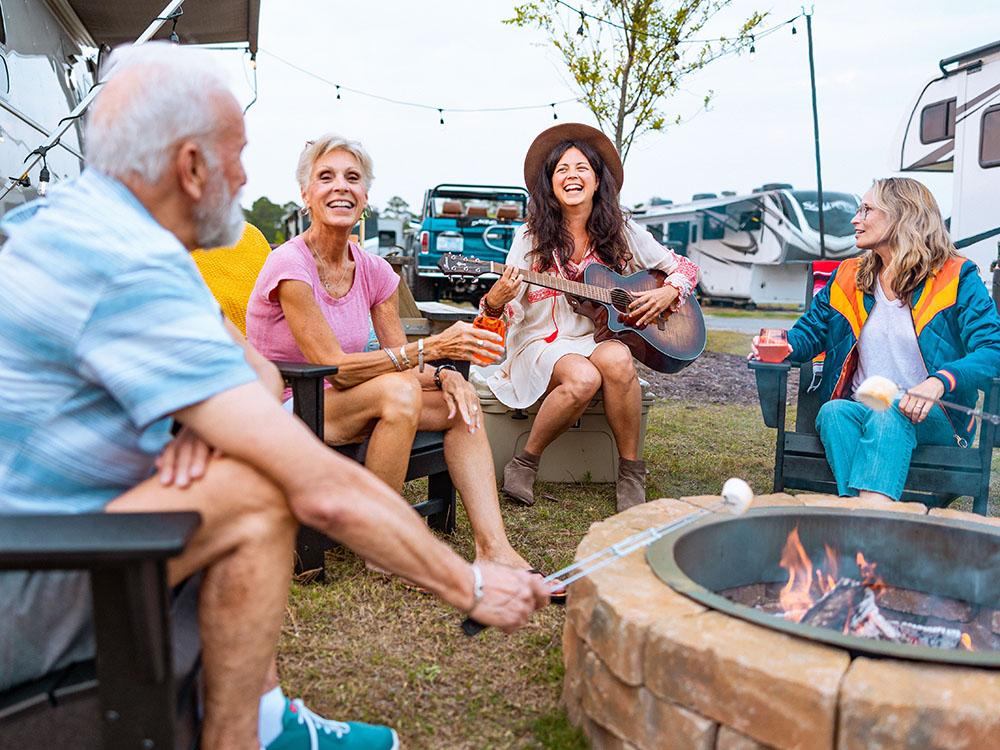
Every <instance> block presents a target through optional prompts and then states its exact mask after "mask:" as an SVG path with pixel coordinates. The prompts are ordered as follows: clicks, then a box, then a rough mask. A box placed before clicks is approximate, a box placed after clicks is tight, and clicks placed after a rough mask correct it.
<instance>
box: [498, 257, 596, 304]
mask: <svg viewBox="0 0 1000 750" xmlns="http://www.w3.org/2000/svg"><path fill="white" fill-rule="evenodd" d="M506 267H507V266H506V265H505V264H503V263H494V262H492V261H490V273H496V274H502V273H503V272H504V269H505V268H506ZM519 270H520V273H521V278H522V279H524V280H525V281H526V282H528V283H529V284H534V285H535V286H543V287H545V288H546V289H555V290H556V291H559V292H563V293H564V294H568V295H570V296H572V297H580V298H581V299H588V300H592V301H594V302H603V303H604V304H606V305H610V304H611V303H612V302H611V290H610V289H605V288H604V287H600V286H594V285H593V284H584V283H583V282H582V281H570V280H569V279H564V278H563V277H562V276H551V275H549V274H547V273H538V272H537V271H525V270H524V269H523V268H522V269H519Z"/></svg>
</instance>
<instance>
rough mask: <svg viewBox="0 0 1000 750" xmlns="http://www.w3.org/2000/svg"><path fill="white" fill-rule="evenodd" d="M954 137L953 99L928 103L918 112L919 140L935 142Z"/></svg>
mask: <svg viewBox="0 0 1000 750" xmlns="http://www.w3.org/2000/svg"><path fill="white" fill-rule="evenodd" d="M954 137H955V100H954V99H946V100H945V101H943V102H936V103H934V104H928V105H927V106H926V107H924V109H923V111H922V112H921V113H920V142H921V143H936V142H937V141H945V140H947V139H949V138H954Z"/></svg>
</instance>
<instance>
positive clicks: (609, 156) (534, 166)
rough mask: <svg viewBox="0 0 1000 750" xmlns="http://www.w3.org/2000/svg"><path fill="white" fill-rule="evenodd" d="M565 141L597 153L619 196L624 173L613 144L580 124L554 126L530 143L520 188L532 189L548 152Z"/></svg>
mask: <svg viewBox="0 0 1000 750" xmlns="http://www.w3.org/2000/svg"><path fill="white" fill-rule="evenodd" d="M565 141H577V142H583V143H586V144H588V145H589V146H591V147H592V148H593V149H594V150H595V151H597V153H599V154H600V155H601V158H602V159H604V163H605V164H606V165H607V167H608V171H609V172H611V176H612V177H613V178H614V180H615V183H617V188H618V189H617V190H616V191H615V192H619V193H620V192H621V189H622V183H624V182H625V170H624V169H623V168H622V160H621V157H620V156H618V150H617V149H616V148H615V144H613V143H612V142H611V139H610V138H608V137H607V136H606V135H604V133H602V132H601V131H600V130H598V129H597V128H593V127H591V126H590V125H584V124H583V123H582V122H564V123H562V124H561V125H555V126H553V127H551V128H549V129H548V130H543V131H542V132H541V133H539V134H538V137H536V138H535V140H534V141H532V143H531V146H529V147H528V153H527V155H526V156H525V157H524V184H525V185H527V187H528V190H531V189H532V188H533V187H534V185H535V180H536V179H538V173H539V172H540V171H541V170H542V165H543V164H545V160H546V159H547V158H548V156H549V154H550V153H552V149H554V148H555V147H556V146H558V145H559V144H560V143H564V142H565Z"/></svg>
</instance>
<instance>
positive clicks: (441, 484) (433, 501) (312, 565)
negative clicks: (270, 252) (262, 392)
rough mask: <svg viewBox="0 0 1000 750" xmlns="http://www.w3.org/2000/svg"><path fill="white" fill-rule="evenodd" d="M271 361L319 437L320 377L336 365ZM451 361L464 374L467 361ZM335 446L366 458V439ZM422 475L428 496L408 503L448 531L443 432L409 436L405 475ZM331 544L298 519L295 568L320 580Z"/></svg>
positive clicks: (451, 493)
mask: <svg viewBox="0 0 1000 750" xmlns="http://www.w3.org/2000/svg"><path fill="white" fill-rule="evenodd" d="M274 364H275V365H276V366H277V367H278V369H279V370H280V371H281V374H282V376H283V377H284V378H285V380H286V382H287V383H288V384H289V386H290V387H291V389H292V396H293V399H294V407H295V414H296V415H297V416H298V417H299V418H300V419H301V420H302V421H303V422H305V423H306V426H307V427H308V428H309V429H310V430H312V431H313V433H315V434H316V436H317V437H318V438H319V439H320V440H322V439H323V378H325V377H327V376H329V375H334V374H336V372H337V368H336V367H331V366H328V365H310V364H299V363H295V362H275V363H274ZM455 365H456V367H458V369H459V370H464V373H463V374H465V375H468V367H469V364H468V362H464V363H455ZM335 450H337V451H338V452H340V453H342V454H344V455H345V456H347V457H348V458H351V459H354V460H355V461H358V462H359V463H361V462H363V461H364V460H365V453H366V452H367V450H368V443H367V441H366V442H364V443H360V444H355V445H343V446H337V447H336V448H335ZM421 477H427V499H426V500H423V501H421V502H419V503H416V504H415V505H414V506H413V509H414V510H415V511H417V513H419V514H420V515H421V516H423V517H425V518H426V519H427V523H428V525H429V526H430V527H431V528H432V529H435V530H437V531H442V532H445V533H448V534H450V533H452V532H453V531H454V530H455V507H456V497H455V486H454V485H453V484H452V481H451V475H450V474H449V473H448V467H447V465H446V464H445V460H444V433H441V432H418V433H417V435H416V437H415V438H414V441H413V448H412V449H411V450H410V456H409V460H408V463H407V468H406V481H409V480H411V479H419V478H421ZM334 544H335V542H333V541H332V540H331V539H330V538H329V537H328V536H327V535H326V534H323V533H321V532H319V531H317V530H316V529H312V528H309V527H308V526H304V525H303V526H302V527H301V528H300V529H299V537H298V542H297V559H296V570H297V571H299V572H303V571H314V570H315V571H318V573H317V574H316V578H317V579H320V580H321V579H322V577H323V560H324V557H325V552H326V550H328V549H330V548H331V547H333V545H334Z"/></svg>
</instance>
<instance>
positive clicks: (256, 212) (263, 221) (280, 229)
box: [243, 195, 298, 244]
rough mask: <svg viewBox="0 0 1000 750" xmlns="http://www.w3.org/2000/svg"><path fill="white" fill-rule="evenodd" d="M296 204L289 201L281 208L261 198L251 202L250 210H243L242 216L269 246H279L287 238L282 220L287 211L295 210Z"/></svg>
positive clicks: (263, 197)
mask: <svg viewBox="0 0 1000 750" xmlns="http://www.w3.org/2000/svg"><path fill="white" fill-rule="evenodd" d="M297 209H298V204H296V203H292V202H291V201H289V202H288V203H286V204H285V205H283V206H279V205H278V204H277V203H272V202H271V201H270V200H269V199H268V198H266V197H265V196H263V195H262V196H261V197H260V198H258V199H257V200H255V201H254V202H253V206H251V207H250V209H249V210H248V209H245V208H244V209H243V216H244V217H245V218H246V220H247V221H248V222H250V223H251V224H253V225H254V226H255V227H257V228H258V229H259V230H260V231H261V232H262V233H263V235H264V237H266V238H267V241H268V242H270V243H271V244H280V243H282V242H284V241H285V240H286V239H287V238H286V237H285V229H284V224H283V221H282V220H283V218H284V217H285V215H286V214H287V213H288V212H289V211H293V210H297Z"/></svg>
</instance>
